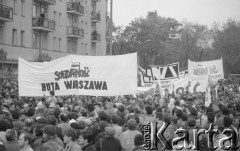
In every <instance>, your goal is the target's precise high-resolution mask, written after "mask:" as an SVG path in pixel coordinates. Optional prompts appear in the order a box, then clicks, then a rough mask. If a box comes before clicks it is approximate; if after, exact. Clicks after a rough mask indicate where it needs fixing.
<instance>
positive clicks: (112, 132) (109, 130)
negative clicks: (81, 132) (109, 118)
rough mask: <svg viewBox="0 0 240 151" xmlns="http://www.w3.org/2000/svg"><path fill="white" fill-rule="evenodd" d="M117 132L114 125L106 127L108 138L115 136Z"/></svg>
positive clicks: (105, 132)
mask: <svg viewBox="0 0 240 151" xmlns="http://www.w3.org/2000/svg"><path fill="white" fill-rule="evenodd" d="M115 133H116V130H115V129H114V128H113V127H110V126H107V127H105V131H104V134H105V137H106V138H109V137H114V135H115Z"/></svg>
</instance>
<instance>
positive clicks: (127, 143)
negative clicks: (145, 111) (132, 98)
mask: <svg viewBox="0 0 240 151" xmlns="http://www.w3.org/2000/svg"><path fill="white" fill-rule="evenodd" d="M127 127H128V130H127V131H125V132H123V133H122V134H121V135H120V137H119V140H120V142H121V145H122V147H123V150H125V151H132V150H133V148H135V145H134V138H135V136H136V135H137V134H141V133H140V132H139V131H137V130H136V127H137V122H136V120H134V119H129V120H128V123H127Z"/></svg>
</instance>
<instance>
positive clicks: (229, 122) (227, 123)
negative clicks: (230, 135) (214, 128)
mask: <svg viewBox="0 0 240 151" xmlns="http://www.w3.org/2000/svg"><path fill="white" fill-rule="evenodd" d="M223 125H224V127H225V128H229V127H230V126H231V125H232V119H231V118H230V117H229V116H225V117H224V118H223Z"/></svg>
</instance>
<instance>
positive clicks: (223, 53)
mask: <svg viewBox="0 0 240 151" xmlns="http://www.w3.org/2000/svg"><path fill="white" fill-rule="evenodd" d="M213 48H214V50H215V51H216V52H217V54H218V56H219V57H223V61H224V71H225V72H227V73H240V59H239V58H240V22H237V21H234V20H228V21H227V22H226V23H225V24H224V25H223V27H222V29H221V28H219V27H217V28H216V29H215V36H214V42H213Z"/></svg>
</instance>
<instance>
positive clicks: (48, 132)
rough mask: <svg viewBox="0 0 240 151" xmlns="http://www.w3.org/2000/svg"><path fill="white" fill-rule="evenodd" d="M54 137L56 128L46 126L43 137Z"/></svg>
mask: <svg viewBox="0 0 240 151" xmlns="http://www.w3.org/2000/svg"><path fill="white" fill-rule="evenodd" d="M55 135H56V128H55V126H53V125H46V126H45V127H44V128H43V137H45V138H52V137H54V136H55Z"/></svg>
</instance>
